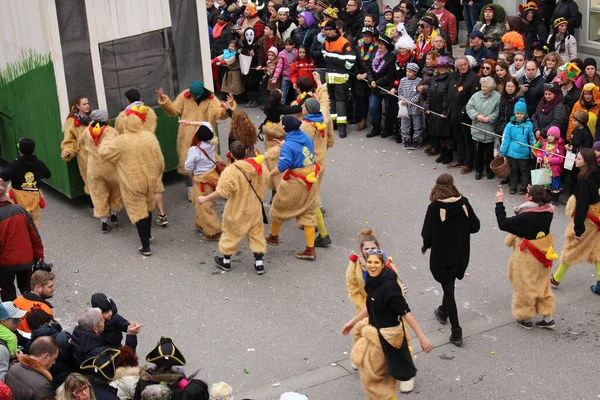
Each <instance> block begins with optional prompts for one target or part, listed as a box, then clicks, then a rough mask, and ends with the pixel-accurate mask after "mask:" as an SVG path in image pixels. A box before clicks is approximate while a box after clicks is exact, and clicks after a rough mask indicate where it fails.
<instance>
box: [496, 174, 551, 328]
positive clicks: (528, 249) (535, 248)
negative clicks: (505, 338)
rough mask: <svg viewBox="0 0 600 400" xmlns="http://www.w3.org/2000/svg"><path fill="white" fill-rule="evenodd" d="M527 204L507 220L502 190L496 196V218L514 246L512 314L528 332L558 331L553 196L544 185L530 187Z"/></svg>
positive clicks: (510, 277)
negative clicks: (552, 286) (552, 285)
mask: <svg viewBox="0 0 600 400" xmlns="http://www.w3.org/2000/svg"><path fill="white" fill-rule="evenodd" d="M525 199H526V200H527V201H526V202H525V203H523V204H521V205H519V206H517V207H515V216H514V217H507V216H506V210H505V208H504V194H503V193H502V188H501V189H500V191H498V192H497V193H496V219H497V220H498V227H499V228H500V230H502V231H505V232H508V236H507V237H506V239H505V240H504V244H506V245H507V246H508V247H512V249H513V253H512V256H511V257H510V260H509V262H508V279H509V280H510V283H511V284H512V286H513V296H512V314H513V318H514V319H515V321H516V322H517V324H518V325H519V326H520V327H522V328H525V329H531V328H532V327H533V323H532V319H533V318H534V317H535V316H536V315H537V314H540V315H542V320H541V321H538V322H536V326H537V327H538V328H546V329H554V328H555V326H556V323H555V322H554V318H553V315H554V312H555V309H556V305H555V303H554V294H552V290H551V289H550V279H549V278H550V275H551V273H552V261H554V260H556V259H558V255H557V254H556V253H555V252H554V247H553V246H554V237H553V236H552V234H551V233H550V224H551V223H552V217H553V216H554V207H552V206H551V205H550V200H551V199H550V196H549V195H548V192H547V191H546V189H545V188H544V187H543V186H541V185H535V186H529V188H528V191H527V194H526V196H525Z"/></svg>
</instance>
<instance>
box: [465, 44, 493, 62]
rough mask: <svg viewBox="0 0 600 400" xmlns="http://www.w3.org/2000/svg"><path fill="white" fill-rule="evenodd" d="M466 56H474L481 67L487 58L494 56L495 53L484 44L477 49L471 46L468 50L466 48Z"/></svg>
mask: <svg viewBox="0 0 600 400" xmlns="http://www.w3.org/2000/svg"><path fill="white" fill-rule="evenodd" d="M465 56H473V58H474V59H475V61H477V65H479V66H480V67H481V66H482V65H483V62H484V61H485V60H486V59H488V58H492V59H493V58H494V54H492V52H491V51H490V49H488V48H487V47H485V46H484V45H483V44H482V45H481V47H480V48H479V49H477V50H473V49H472V48H471V47H469V48H468V49H467V50H465Z"/></svg>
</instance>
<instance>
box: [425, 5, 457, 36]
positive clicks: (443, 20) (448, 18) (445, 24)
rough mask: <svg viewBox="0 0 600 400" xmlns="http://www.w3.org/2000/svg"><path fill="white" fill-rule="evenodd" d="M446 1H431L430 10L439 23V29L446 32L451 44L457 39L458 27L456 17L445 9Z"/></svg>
mask: <svg viewBox="0 0 600 400" xmlns="http://www.w3.org/2000/svg"><path fill="white" fill-rule="evenodd" d="M445 5H446V0H433V5H432V7H433V8H432V10H431V11H430V12H431V13H432V14H434V15H435V16H436V17H437V19H438V23H439V28H440V29H443V30H445V31H446V32H448V35H450V41H451V42H452V44H456V43H457V39H458V26H457V23H456V17H455V16H454V15H453V14H452V13H451V12H450V11H448V10H446V8H445Z"/></svg>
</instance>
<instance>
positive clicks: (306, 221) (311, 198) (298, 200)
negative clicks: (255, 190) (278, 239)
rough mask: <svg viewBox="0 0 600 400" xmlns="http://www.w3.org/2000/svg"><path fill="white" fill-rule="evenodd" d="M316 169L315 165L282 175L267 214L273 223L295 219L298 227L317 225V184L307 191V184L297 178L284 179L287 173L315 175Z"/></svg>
mask: <svg viewBox="0 0 600 400" xmlns="http://www.w3.org/2000/svg"><path fill="white" fill-rule="evenodd" d="M278 147H279V146H278ZM316 167H317V164H313V165H311V166H308V167H303V168H297V169H293V170H289V171H286V172H285V173H284V174H283V175H284V176H283V179H282V181H281V183H280V184H279V186H278V187H277V194H276V195H275V197H274V198H273V203H272V204H271V210H270V212H269V216H270V217H271V219H272V220H273V222H277V223H284V222H285V221H287V220H289V219H292V218H296V224H297V225H298V226H299V227H304V226H316V225H317V213H316V211H317V205H318V204H319V184H318V182H315V183H314V184H312V185H311V187H310V190H309V188H308V185H307V183H305V182H304V181H303V180H301V179H299V178H297V177H294V176H289V179H287V180H286V179H285V177H286V175H287V174H288V172H293V173H295V174H299V175H302V176H305V177H306V176H307V175H308V174H310V173H313V172H314V173H315V174H317V172H316ZM317 179H318V174H317Z"/></svg>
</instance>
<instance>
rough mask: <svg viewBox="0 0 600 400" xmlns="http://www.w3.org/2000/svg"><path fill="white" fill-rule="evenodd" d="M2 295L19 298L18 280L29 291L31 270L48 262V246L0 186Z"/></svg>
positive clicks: (20, 208)
mask: <svg viewBox="0 0 600 400" xmlns="http://www.w3.org/2000/svg"><path fill="white" fill-rule="evenodd" d="M0 243H2V246H0V291H1V292H0V295H1V296H2V300H3V301H13V300H14V299H16V298H17V291H16V289H15V278H16V281H17V286H18V287H19V291H20V292H21V293H25V291H27V290H28V289H29V280H30V278H31V274H32V272H31V268H32V266H33V264H34V262H35V261H36V260H43V259H44V245H43V244H42V239H41V238H40V235H39V233H38V230H37V228H36V227H35V224H34V222H33V217H32V216H31V214H29V213H28V212H27V211H26V210H25V209H24V208H23V207H21V206H20V205H18V204H12V203H11V202H10V201H9V198H8V196H7V195H6V190H5V188H4V186H3V185H2V184H0Z"/></svg>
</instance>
